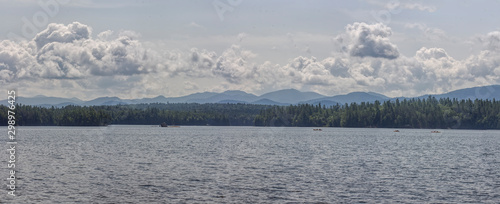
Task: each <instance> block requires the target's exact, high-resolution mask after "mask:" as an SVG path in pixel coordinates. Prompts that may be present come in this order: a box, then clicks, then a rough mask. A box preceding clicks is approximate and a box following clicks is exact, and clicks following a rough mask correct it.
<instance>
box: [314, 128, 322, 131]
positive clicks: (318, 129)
mask: <svg viewBox="0 0 500 204" xmlns="http://www.w3.org/2000/svg"><path fill="white" fill-rule="evenodd" d="M313 131H323V130H322V129H320V128H316V129H313Z"/></svg>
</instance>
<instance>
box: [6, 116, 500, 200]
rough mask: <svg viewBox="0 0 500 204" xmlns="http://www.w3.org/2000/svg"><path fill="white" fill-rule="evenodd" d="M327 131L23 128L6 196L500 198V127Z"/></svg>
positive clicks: (97, 198) (34, 198) (116, 127)
mask: <svg viewBox="0 0 500 204" xmlns="http://www.w3.org/2000/svg"><path fill="white" fill-rule="evenodd" d="M6 129H7V128H5V132H7V131H6ZM322 130H323V131H313V128H288V127H287V128H282V127H213V126H210V127H208V126H207V127H204V126H194V127H190V126H182V127H180V128H160V127H156V126H118V125H114V126H108V127H18V128H17V131H18V132H17V137H18V144H17V161H16V167H17V168H16V169H17V174H16V175H17V178H18V180H17V189H16V190H17V191H16V194H17V196H16V197H15V198H14V199H12V198H10V196H8V195H7V191H5V192H4V193H3V195H2V196H1V197H0V198H2V200H1V201H0V202H1V203H3V202H5V201H7V202H9V203H10V202H15V203H297V202H298V203H363V202H367V203H375V202H383V203H394V202H400V203H433V202H437V203H443V202H445V203H500V131H492V130H488V131H486V130H439V131H440V132H441V133H431V130H427V129H400V132H393V129H359V128H322ZM6 140H7V136H5V137H4V138H1V141H2V142H3V144H5V142H6ZM4 148H6V149H7V145H5V146H4ZM5 152H7V151H5ZM3 155H4V156H2V158H1V161H2V165H1V167H2V168H1V169H0V171H1V172H0V176H1V177H2V178H7V177H8V176H9V175H8V173H9V172H8V169H7V167H6V166H7V165H6V164H7V160H8V156H9V155H8V152H7V153H4V154H3ZM3 182H4V183H5V184H7V180H6V179H3ZM4 186H5V185H4ZM4 188H5V189H6V187H4Z"/></svg>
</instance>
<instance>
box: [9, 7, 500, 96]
mask: <svg viewBox="0 0 500 204" xmlns="http://www.w3.org/2000/svg"><path fill="white" fill-rule="evenodd" d="M0 3H1V4H2V7H1V8H0V18H1V19H4V20H2V21H0V28H1V29H0V86H1V87H2V88H4V89H6V90H8V89H16V90H17V92H18V95H20V96H25V97H32V96H36V95H45V96H56V97H65V98H71V97H77V98H80V99H83V100H90V99H94V98H97V97H103V96H117V97H120V98H124V99H132V98H145V97H156V96H158V95H163V96H166V97H175V96H184V95H188V94H192V93H197V92H205V91H209V92H223V91H226V90H241V91H245V92H248V93H253V94H256V95H260V94H264V93H268V92H271V91H276V90H281V89H290V88H293V89H297V90H300V91H314V92H317V93H320V94H323V95H327V96H333V95H338V94H347V93H350V92H355V91H367V92H368V91H371V92H377V93H381V94H384V95H387V96H390V97H397V96H407V97H411V96H419V95H423V94H439V93H444V92H449V91H452V90H457V89H461V88H468V87H475V86H484V85H494V84H500V77H499V76H500V22H499V21H498V19H500V12H497V11H498V8H500V0H490V1H481V0H479V1H472V0H462V1H452V0H437V1H418V0H408V1H403V0H392V1H381V0H353V1H332V0H311V1H304V0H303V1H299V0H279V1H277V0H193V1H185V0H176V1H173V0H172V1H153V0H151V1H150V0H141V1H135V0H134V1H132V0H99V1H97V0H81V1H69V0H18V1H12V0H0ZM5 19H7V20H5Z"/></svg>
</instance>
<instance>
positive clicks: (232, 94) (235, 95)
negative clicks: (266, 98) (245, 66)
mask: <svg viewBox="0 0 500 204" xmlns="http://www.w3.org/2000/svg"><path fill="white" fill-rule="evenodd" d="M257 98H258V97H257V96H256V95H253V94H249V93H246V92H243V91H225V92H222V93H220V94H215V95H213V96H211V97H208V98H204V99H195V100H188V101H187V102H190V103H219V101H228V100H235V101H243V102H249V101H254V100H256V99H257Z"/></svg>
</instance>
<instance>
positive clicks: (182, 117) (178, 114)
mask: <svg viewBox="0 0 500 204" xmlns="http://www.w3.org/2000/svg"><path fill="white" fill-rule="evenodd" d="M7 110H8V108H7V107H6V106H3V105H0V123H1V124H4V125H6V124H7ZM15 112H16V123H17V124H18V125H58V126H68V125H74V126H97V125H109V124H141V125H158V124H160V123H162V122H165V123H167V124H169V125H214V126H215V125H225V126H313V127H384V128H454V129H500V102H499V101H495V100H493V101H491V100H456V99H439V100H437V99H436V98H433V97H429V98H427V99H409V100H407V99H405V100H402V101H400V100H394V101H385V102H379V101H375V102H374V103H360V104H356V103H352V104H344V105H336V106H330V107H326V106H322V105H321V104H319V105H311V104H300V105H290V106H266V105H251V104H195V103H190V104H187V103H181V104H159V103H153V104H138V105H116V106H90V107H87V106H84V107H81V106H66V107H63V108H54V107H52V108H44V107H36V106H26V105H18V106H17V107H16V110H15Z"/></svg>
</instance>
